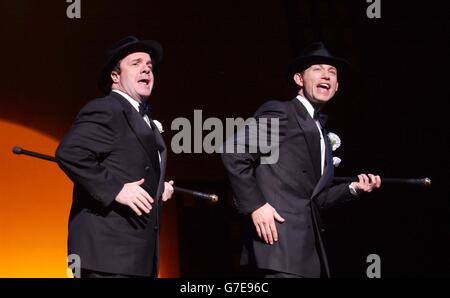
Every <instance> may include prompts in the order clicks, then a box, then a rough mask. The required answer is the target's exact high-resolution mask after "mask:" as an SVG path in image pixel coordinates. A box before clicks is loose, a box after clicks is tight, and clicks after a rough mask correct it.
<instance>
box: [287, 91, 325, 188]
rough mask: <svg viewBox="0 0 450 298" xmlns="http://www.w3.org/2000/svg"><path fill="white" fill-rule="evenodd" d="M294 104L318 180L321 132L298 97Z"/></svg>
mask: <svg viewBox="0 0 450 298" xmlns="http://www.w3.org/2000/svg"><path fill="white" fill-rule="evenodd" d="M291 103H292V104H293V105H294V110H295V117H296V119H297V122H298V124H299V125H300V128H301V129H302V130H303V133H304V135H305V139H306V143H307V146H308V151H309V155H310V156H311V160H312V164H313V169H314V175H315V179H316V181H318V180H319V178H320V173H321V170H320V167H321V162H320V134H319V131H318V129H317V125H316V123H315V122H314V120H313V119H312V118H311V116H309V114H308V111H307V110H306V108H305V107H304V106H303V105H302V104H301V103H300V101H299V100H298V99H297V98H294V100H292V101H291Z"/></svg>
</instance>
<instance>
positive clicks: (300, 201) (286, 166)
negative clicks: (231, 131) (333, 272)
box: [222, 98, 352, 277]
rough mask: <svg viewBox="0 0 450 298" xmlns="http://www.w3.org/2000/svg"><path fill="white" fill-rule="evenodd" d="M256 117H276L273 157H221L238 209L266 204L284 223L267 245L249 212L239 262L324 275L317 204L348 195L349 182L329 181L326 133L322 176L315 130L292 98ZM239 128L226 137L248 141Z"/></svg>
mask: <svg viewBox="0 0 450 298" xmlns="http://www.w3.org/2000/svg"><path fill="white" fill-rule="evenodd" d="M255 118H256V119H257V123H260V119H262V118H269V119H270V118H276V119H278V120H279V143H278V147H279V151H278V161H277V162H276V163H273V164H262V163H261V154H259V153H223V154H222V160H223V163H224V165H225V167H226V169H227V171H228V174H229V179H230V183H231V186H232V188H233V193H234V197H235V202H236V206H237V208H238V210H239V212H240V213H242V214H246V215H250V214H251V212H253V211H254V210H256V209H257V208H259V207H261V206H262V205H264V204H265V203H269V204H270V205H271V206H272V207H274V208H275V209H276V210H277V212H278V213H279V214H280V215H281V216H282V217H283V218H284V219H285V222H284V223H278V222H276V227H277V231H278V241H277V242H275V243H274V244H273V245H269V244H265V243H264V242H262V241H261V240H260V239H259V237H258V236H257V234H256V232H255V228H254V225H253V223H252V222H251V218H250V216H248V218H247V219H248V220H247V237H246V239H245V245H244V250H243V254H242V259H241V263H242V264H253V265H255V266H256V267H257V268H261V269H271V270H275V271H279V272H286V273H292V274H297V275H301V276H304V277H320V276H321V275H322V276H324V275H325V276H329V269H328V263H327V259H326V254H325V250H324V247H323V243H322V239H321V230H322V224H321V220H320V209H323V208H327V207H330V206H332V205H333V204H335V203H337V202H340V201H346V200H350V199H351V198H352V196H351V194H350V191H349V188H348V184H341V185H336V186H332V180H333V175H334V174H333V170H334V169H333V162H332V153H331V146H330V143H329V140H328V138H327V137H326V132H325V131H323V135H324V136H325V144H326V160H325V169H324V173H323V175H321V169H320V160H321V157H320V133H319V130H318V128H317V126H316V123H315V121H314V120H313V119H312V118H311V117H310V115H309V114H308V112H307V110H306V108H305V107H304V106H303V105H302V104H301V103H300V101H299V100H298V99H297V98H295V99H294V100H292V101H287V102H281V101H270V102H267V103H265V104H264V105H262V106H261V107H260V108H259V109H258V111H257V112H256V114H255ZM243 131H244V130H241V131H239V132H238V133H237V134H236V135H235V136H234V137H233V138H230V139H229V140H227V142H233V143H235V144H236V143H237V144H238V145H239V142H242V140H245V141H246V142H248V137H242V136H241V135H240V134H242V133H243ZM260 132H261V131H260ZM246 146H247V147H248V144H246ZM246 152H248V151H246Z"/></svg>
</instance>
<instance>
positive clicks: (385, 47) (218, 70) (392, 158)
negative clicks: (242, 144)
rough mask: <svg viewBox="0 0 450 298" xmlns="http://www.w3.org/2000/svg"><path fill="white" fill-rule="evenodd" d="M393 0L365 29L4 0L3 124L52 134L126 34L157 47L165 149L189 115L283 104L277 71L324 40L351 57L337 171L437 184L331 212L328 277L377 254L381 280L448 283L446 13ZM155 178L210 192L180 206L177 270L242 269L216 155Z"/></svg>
mask: <svg viewBox="0 0 450 298" xmlns="http://www.w3.org/2000/svg"><path fill="white" fill-rule="evenodd" d="M392 2H393V1H387V0H381V18H380V19H369V18H368V17H367V15H366V9H367V7H368V6H369V3H367V2H366V1H365V0H353V1H350V0H346V1H331V0H298V1H289V0H285V1H232V0H227V1H222V0H216V1H144V0H129V1H118V0H117V1H112V0H108V1H106V0H98V1H92V0H90V1H87V0H81V19H68V18H67V17H66V8H67V6H68V5H69V4H67V3H66V1H63V0H60V1H56V0H53V1H24V0H18V1H5V0H2V1H1V2H0V11H1V12H2V19H1V20H0V24H1V26H0V35H1V37H2V42H1V50H0V52H1V54H2V71H1V80H0V82H1V95H0V119H3V120H7V121H11V122H15V123H18V124H21V125H24V126H27V127H32V128H34V129H36V130H39V131H42V132H44V133H46V134H49V135H51V136H53V137H55V138H57V139H60V138H62V136H63V135H64V133H65V132H66V131H67V130H68V129H69V127H70V125H71V123H72V121H73V120H74V117H75V116H76V113H77V112H78V110H79V109H80V108H81V107H82V106H83V105H84V104H85V103H86V102H87V101H88V100H90V99H92V98H94V97H95V96H98V95H100V94H99V92H98V90H97V89H96V84H95V83H96V79H97V75H98V71H99V69H100V67H101V65H102V63H103V57H104V56H103V55H104V51H105V49H106V48H107V47H108V46H109V45H110V44H112V43H113V42H114V41H116V40H118V39H120V38H122V37H124V36H126V35H135V36H137V37H139V38H142V39H156V40H158V41H160V42H161V43H162V45H163V47H164V50H165V53H164V60H163V64H162V65H161V70H160V72H159V73H158V74H157V77H156V83H155V89H154V92H153V94H152V96H151V103H152V105H153V111H154V112H153V114H154V118H155V119H158V120H159V121H161V122H162V123H163V125H164V127H165V133H164V134H163V136H164V138H165V140H166V143H167V144H168V145H170V141H171V137H172V136H173V135H174V134H175V133H176V131H170V123H171V122H172V120H173V119H175V118H177V117H186V118H188V119H191V120H193V115H194V109H201V110H202V111H203V119H206V118H208V117H218V118H220V119H222V120H224V119H225V118H227V117H228V118H236V117H244V118H247V117H250V116H251V115H252V113H253V112H254V111H255V110H256V109H257V107H258V106H259V105H261V104H262V103H263V102H265V101H267V100H271V99H280V100H289V99H291V98H293V97H294V96H295V90H294V89H293V88H292V86H290V84H289V83H288V82H287V80H286V77H285V72H286V67H287V65H288V63H289V61H291V59H292V58H293V57H294V56H295V55H296V53H297V52H298V50H299V49H301V48H302V47H303V46H305V45H307V44H308V43H310V42H313V41H317V40H323V41H325V42H326V43H327V44H328V45H329V46H330V47H332V48H334V50H335V52H336V53H338V54H340V55H342V56H345V57H346V58H347V59H348V60H350V61H351V63H352V71H351V74H350V76H349V78H348V79H347V80H345V81H343V82H342V84H341V86H340V90H339V92H338V94H337V95H336V97H335V98H334V99H333V101H332V102H331V103H330V104H329V106H327V108H326V112H327V113H328V114H329V121H328V123H327V129H328V131H332V132H335V133H337V134H338V135H339V136H340V137H341V139H342V141H343V144H342V146H341V148H339V149H338V151H337V152H336V155H337V156H339V157H341V158H342V160H343V161H342V163H341V165H340V167H339V168H338V169H337V170H336V175H338V176H354V175H357V174H359V173H361V172H373V173H378V174H380V175H382V176H384V177H417V178H422V177H430V178H431V179H432V181H433V184H432V187H431V188H427V189H424V188H420V187H415V186H407V187H405V186H394V185H392V186H388V185H385V187H383V188H382V189H381V190H380V191H378V192H377V193H374V194H372V195H369V196H367V197H365V198H363V199H361V200H358V201H356V202H353V203H350V204H348V205H346V206H339V207H336V208H333V209H331V210H329V211H327V213H326V214H325V222H326V224H327V229H326V232H325V234H324V235H325V240H326V243H327V248H328V253H329V259H330V265H331V270H332V274H333V276H336V277H365V276H366V268H367V266H368V264H367V263H366V257H367V256H368V255H369V254H372V253H375V254H378V255H379V256H380V257H381V272H382V277H416V276H419V277H438V276H446V277H450V257H449V255H448V253H449V251H450V240H449V239H450V214H449V211H450V204H449V195H448V193H447V192H446V190H447V188H448V178H449V157H448V153H449V152H448V151H449V133H448V125H447V120H448V119H446V117H448V116H447V114H448V112H447V110H446V108H445V107H446V106H447V101H448V100H449V99H450V98H449V95H448V94H449V91H448V88H449V87H448V86H449V82H448V80H449V76H448V73H449V70H450V68H449V63H448V62H449V61H448V60H449V58H448V55H449V38H448V36H449V33H450V32H449V31H450V28H449V25H450V22H449V12H448V10H446V9H444V8H443V7H444V4H441V3H443V2H441V1H426V2H424V1H419V2H412V1H401V2H396V4H393V3H392ZM206 134H207V132H204V135H206ZM38 148H39V144H36V148H35V149H38ZM0 166H1V165H0ZM167 177H168V178H170V179H174V180H175V181H176V184H177V185H179V186H183V187H189V188H194V189H198V190H202V191H206V192H214V193H217V194H219V195H220V197H221V201H220V202H219V203H218V204H215V205H214V204H211V203H208V202H203V201H198V200H195V199H193V198H190V197H186V196H181V195H178V196H177V198H176V203H174V204H176V216H177V221H176V222H177V230H178V236H177V237H178V241H179V249H178V253H179V259H180V264H179V265H180V276H182V277H223V276H226V277H232V276H243V275H245V273H244V272H242V271H241V270H240V268H239V266H238V262H239V253H240V243H239V241H240V226H239V221H240V218H239V216H238V215H237V214H236V211H235V209H234V206H233V202H232V197H231V193H230V189H229V185H228V182H227V179H226V175H225V171H224V168H223V167H222V164H221V162H220V158H219V156H218V155H217V154H213V155H211V154H178V155H177V154H173V153H170V154H169V157H168V172H167ZM67 199H69V198H67ZM163 228H164V227H163Z"/></svg>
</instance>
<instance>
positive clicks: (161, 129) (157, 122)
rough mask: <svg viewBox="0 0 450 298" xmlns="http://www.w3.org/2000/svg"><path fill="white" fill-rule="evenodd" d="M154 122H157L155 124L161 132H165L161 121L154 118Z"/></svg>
mask: <svg viewBox="0 0 450 298" xmlns="http://www.w3.org/2000/svg"><path fill="white" fill-rule="evenodd" d="M153 123H155V125H156V127H157V128H158V130H159V132H160V133H163V132H164V130H163V126H162V124H161V122H159V121H158V120H153Z"/></svg>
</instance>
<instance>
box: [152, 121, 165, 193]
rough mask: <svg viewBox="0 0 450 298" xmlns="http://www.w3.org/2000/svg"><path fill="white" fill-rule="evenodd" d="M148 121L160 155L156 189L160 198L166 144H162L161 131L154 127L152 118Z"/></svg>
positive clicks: (162, 185)
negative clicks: (159, 170) (159, 169)
mask: <svg viewBox="0 0 450 298" xmlns="http://www.w3.org/2000/svg"><path fill="white" fill-rule="evenodd" d="M150 123H151V126H152V128H153V132H154V133H155V139H156V146H157V147H158V151H159V154H160V156H161V163H160V164H161V166H160V168H161V174H160V175H159V183H158V190H157V191H156V197H157V198H160V197H161V195H162V193H163V191H164V177H165V174H166V160H167V150H166V145H165V144H164V139H163V137H162V135H161V133H160V132H159V129H158V127H156V125H155V123H154V122H153V120H152V119H150Z"/></svg>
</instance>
